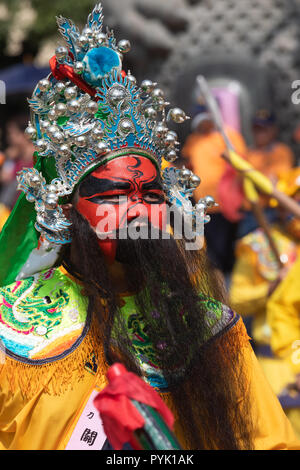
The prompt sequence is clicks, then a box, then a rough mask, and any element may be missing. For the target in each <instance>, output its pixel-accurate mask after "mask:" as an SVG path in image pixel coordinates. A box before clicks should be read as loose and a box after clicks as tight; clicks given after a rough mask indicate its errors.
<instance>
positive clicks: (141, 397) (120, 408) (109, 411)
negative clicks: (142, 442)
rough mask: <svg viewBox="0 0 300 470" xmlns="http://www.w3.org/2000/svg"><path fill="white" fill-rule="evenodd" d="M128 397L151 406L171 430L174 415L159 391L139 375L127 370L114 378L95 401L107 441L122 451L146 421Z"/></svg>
mask: <svg viewBox="0 0 300 470" xmlns="http://www.w3.org/2000/svg"><path fill="white" fill-rule="evenodd" d="M131 400H136V401H138V402H140V403H144V404H145V405H148V406H151V407H152V408H154V409H155V410H156V411H157V412H158V413H159V414H160V415H161V417H162V418H163V419H164V421H165V423H166V424H167V425H168V426H169V427H170V428H171V429H173V425H174V417H173V414H172V413H171V411H170V410H169V408H168V407H167V406H166V405H165V403H164V402H163V400H162V399H161V398H160V396H159V395H158V393H157V392H156V391H155V390H154V389H153V388H152V387H150V385H148V384H146V383H145V382H144V381H143V380H142V379H141V378H139V377H137V376H136V375H135V374H133V373H131V372H127V371H126V372H124V373H123V374H122V375H120V376H118V377H114V378H113V380H111V381H110V383H109V385H107V387H105V389H104V390H102V392H100V393H99V394H98V395H97V396H96V398H95V400H94V405H95V407H96V408H97V409H98V411H99V413H100V416H101V419H102V422H103V427H104V430H105V433H106V435H107V437H108V440H109V441H110V443H111V445H112V446H113V448H114V449H116V450H121V449H122V447H123V445H124V444H125V443H126V442H132V433H133V432H134V431H135V430H137V429H141V428H142V427H143V426H144V424H145V423H144V419H143V417H142V416H141V415H140V414H139V412H138V410H137V409H136V408H135V406H134V404H133V403H132V402H131Z"/></svg>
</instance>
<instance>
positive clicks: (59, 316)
mask: <svg viewBox="0 0 300 470" xmlns="http://www.w3.org/2000/svg"><path fill="white" fill-rule="evenodd" d="M79 294H80V285H78V284H77V283H76V282H75V281H74V280H72V279H71V278H70V277H69V276H68V275H67V274H66V273H65V272H64V271H63V269H62V268H56V269H50V270H46V271H42V272H40V273H38V274H35V275H34V276H32V277H28V278H26V279H24V280H20V281H17V282H14V283H13V284H11V285H9V286H7V287H4V288H1V289H0V339H1V341H2V343H3V345H4V348H5V352H6V354H7V355H8V356H10V357H12V358H14V359H17V360H20V361H22V362H28V363H37V364H38V363H45V362H48V361H49V362H51V361H53V360H54V359H57V358H61V357H63V356H64V355H65V354H66V353H67V352H68V351H70V350H71V349H72V348H74V347H75V345H76V343H77V342H78V341H80V338H81V337H82V336H84V330H85V328H86V327H87V324H88V322H87V300H86V298H85V297H84V296H82V295H81V294H80V295H79Z"/></svg>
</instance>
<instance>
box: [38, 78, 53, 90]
mask: <svg viewBox="0 0 300 470" xmlns="http://www.w3.org/2000/svg"><path fill="white" fill-rule="evenodd" d="M50 86H51V83H50V81H49V80H48V79H47V78H43V79H42V80H40V81H39V83H38V87H39V89H40V90H41V91H42V92H46V91H48V90H49V89H50Z"/></svg>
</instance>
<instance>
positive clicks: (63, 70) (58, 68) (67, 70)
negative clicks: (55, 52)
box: [49, 56, 96, 96]
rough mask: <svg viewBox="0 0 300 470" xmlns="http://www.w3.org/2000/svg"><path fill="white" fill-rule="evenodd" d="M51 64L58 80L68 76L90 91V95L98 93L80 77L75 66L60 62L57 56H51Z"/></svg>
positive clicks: (53, 73)
mask: <svg viewBox="0 0 300 470" xmlns="http://www.w3.org/2000/svg"><path fill="white" fill-rule="evenodd" d="M49 64H50V68H51V72H52V75H53V76H54V77H55V78H56V80H63V79H64V78H68V79H69V80H71V82H72V83H74V84H75V85H77V86H78V87H79V88H80V89H81V90H82V91H84V92H85V93H88V94H89V95H90V96H95V95H96V90H95V89H94V88H92V87H91V86H89V85H88V84H87V83H86V82H85V81H84V80H82V78H80V77H79V75H77V74H76V73H75V72H74V69H73V67H71V66H70V65H65V64H59V63H58V62H57V59H56V56H53V57H51V59H50V61H49Z"/></svg>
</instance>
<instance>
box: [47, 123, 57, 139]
mask: <svg viewBox="0 0 300 470" xmlns="http://www.w3.org/2000/svg"><path fill="white" fill-rule="evenodd" d="M56 132H59V127H58V126H56V125H55V124H51V126H49V127H48V128H47V133H48V134H49V135H50V136H51V137H52V135H54V134H55V133H56Z"/></svg>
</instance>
